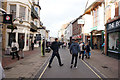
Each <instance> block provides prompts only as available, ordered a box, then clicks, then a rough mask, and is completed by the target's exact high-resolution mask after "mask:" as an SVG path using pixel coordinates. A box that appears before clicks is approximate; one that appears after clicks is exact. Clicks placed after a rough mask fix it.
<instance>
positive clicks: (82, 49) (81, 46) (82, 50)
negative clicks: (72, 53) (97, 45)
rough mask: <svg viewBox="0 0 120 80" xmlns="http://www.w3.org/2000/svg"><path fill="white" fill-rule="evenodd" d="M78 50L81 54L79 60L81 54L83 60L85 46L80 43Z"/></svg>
mask: <svg viewBox="0 0 120 80" xmlns="http://www.w3.org/2000/svg"><path fill="white" fill-rule="evenodd" d="M80 49H81V53H80V56H79V59H80V58H81V54H82V60H84V53H85V44H84V42H82V43H81V44H80Z"/></svg>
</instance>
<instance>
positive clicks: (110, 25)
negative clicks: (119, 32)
mask: <svg viewBox="0 0 120 80" xmlns="http://www.w3.org/2000/svg"><path fill="white" fill-rule="evenodd" d="M119 27H120V19H118V20H116V21H113V22H111V23H108V24H107V30H112V29H116V28H119Z"/></svg>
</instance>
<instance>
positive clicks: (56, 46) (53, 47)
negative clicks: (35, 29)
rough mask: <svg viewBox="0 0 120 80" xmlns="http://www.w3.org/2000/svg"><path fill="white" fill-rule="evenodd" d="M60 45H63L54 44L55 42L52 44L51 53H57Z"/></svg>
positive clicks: (59, 43)
mask: <svg viewBox="0 0 120 80" xmlns="http://www.w3.org/2000/svg"><path fill="white" fill-rule="evenodd" d="M62 44H63V43H61V42H56V41H54V42H52V44H51V46H50V48H51V49H52V50H53V53H54V52H58V51H59V48H60V45H62Z"/></svg>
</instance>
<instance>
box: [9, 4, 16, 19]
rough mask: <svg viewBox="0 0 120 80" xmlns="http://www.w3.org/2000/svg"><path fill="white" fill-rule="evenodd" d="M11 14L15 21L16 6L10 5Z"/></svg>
mask: <svg viewBox="0 0 120 80" xmlns="http://www.w3.org/2000/svg"><path fill="white" fill-rule="evenodd" d="M10 14H13V19H15V18H16V5H10Z"/></svg>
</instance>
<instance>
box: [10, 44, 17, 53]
mask: <svg viewBox="0 0 120 80" xmlns="http://www.w3.org/2000/svg"><path fill="white" fill-rule="evenodd" d="M13 47H17V51H19V45H18V43H17V42H12V45H11V48H13ZM11 52H13V51H12V50H11Z"/></svg>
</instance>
